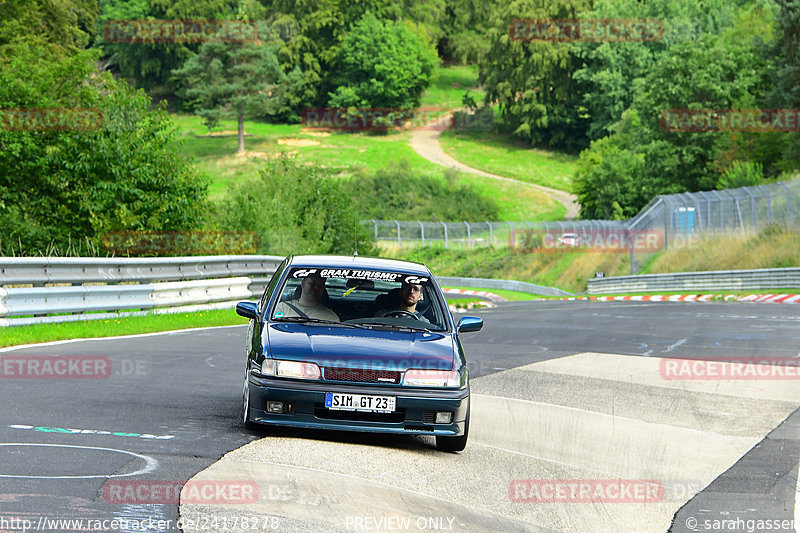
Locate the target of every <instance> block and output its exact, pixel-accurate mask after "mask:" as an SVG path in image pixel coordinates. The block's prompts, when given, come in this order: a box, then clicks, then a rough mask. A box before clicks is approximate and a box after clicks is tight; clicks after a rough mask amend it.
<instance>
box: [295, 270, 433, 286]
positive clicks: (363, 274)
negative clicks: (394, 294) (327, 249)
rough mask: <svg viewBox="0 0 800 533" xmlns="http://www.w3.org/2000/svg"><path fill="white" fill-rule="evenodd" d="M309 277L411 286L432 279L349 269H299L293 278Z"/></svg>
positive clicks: (405, 274) (397, 273)
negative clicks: (397, 283)
mask: <svg viewBox="0 0 800 533" xmlns="http://www.w3.org/2000/svg"><path fill="white" fill-rule="evenodd" d="M308 276H319V277H322V278H346V279H369V280H373V281H390V282H401V283H410V284H423V283H428V282H429V281H430V278H429V277H427V276H419V275H417V274H407V273H402V272H385V271H381V270H355V269H349V268H298V269H295V270H294V271H293V272H292V274H291V277H293V278H305V277H308Z"/></svg>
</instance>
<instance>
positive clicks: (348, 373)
mask: <svg viewBox="0 0 800 533" xmlns="http://www.w3.org/2000/svg"><path fill="white" fill-rule="evenodd" d="M323 376H324V378H325V379H326V380H327V381H355V382H358V383H394V384H398V383H400V379H401V375H400V372H398V371H396V370H370V369H362V368H332V367H326V368H324V374H323Z"/></svg>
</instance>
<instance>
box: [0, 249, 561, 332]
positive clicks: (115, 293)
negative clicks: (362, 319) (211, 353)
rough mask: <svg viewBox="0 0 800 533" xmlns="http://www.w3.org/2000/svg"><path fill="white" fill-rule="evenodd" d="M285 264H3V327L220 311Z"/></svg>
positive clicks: (222, 260)
mask: <svg viewBox="0 0 800 533" xmlns="http://www.w3.org/2000/svg"><path fill="white" fill-rule="evenodd" d="M282 260H283V257H279V256H202V257H200V256H197V257H168V258H132V259H126V258H80V257H65V258H55V257H22V258H18V257H10V258H2V259H0V326H8V325H24V324H35V323H54V322H67V321H73V320H86V319H101V318H109V316H119V315H110V314H109V313H104V312H106V311H113V312H120V311H131V312H130V313H128V314H131V315H133V314H141V313H143V312H145V311H148V310H161V311H168V310H169V309H185V308H186V306H192V305H195V306H197V305H201V306H208V307H209V308H210V307H217V308H218V307H220V305H227V304H228V303H231V302H235V301H237V300H242V299H248V298H253V297H258V296H260V295H261V294H262V293H263V292H264V289H265V287H266V285H267V283H268V282H269V276H270V275H271V274H272V273H273V272H274V271H275V269H276V268H277V267H278V265H279V264H280V262H281V261H282ZM438 279H439V282H440V283H442V284H444V285H454V286H460V287H474V288H481V289H505V290H512V291H520V292H527V293H532V294H542V295H548V296H569V295H570V293H568V292H565V291H562V290H559V289H554V288H551V287H542V286H540V285H534V284H532V283H524V282H520V281H512V280H497V279H476V278H458V277H441V278H438ZM190 280H191V281H190ZM31 315H33V316H31ZM15 317H24V318H15Z"/></svg>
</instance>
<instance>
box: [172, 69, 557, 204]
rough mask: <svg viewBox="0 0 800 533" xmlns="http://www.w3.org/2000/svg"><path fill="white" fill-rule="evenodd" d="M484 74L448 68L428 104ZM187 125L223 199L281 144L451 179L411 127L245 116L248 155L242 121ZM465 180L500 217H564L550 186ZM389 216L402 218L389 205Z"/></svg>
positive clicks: (446, 101) (347, 162)
mask: <svg viewBox="0 0 800 533" xmlns="http://www.w3.org/2000/svg"><path fill="white" fill-rule="evenodd" d="M476 82H477V70H476V69H475V68H474V67H468V66H456V67H448V68H441V69H439V71H438V72H437V75H436V77H435V78H434V82H433V84H432V86H431V89H430V90H429V91H428V92H426V93H425V95H424V97H423V101H422V107H442V108H452V107H460V105H461V96H462V95H463V93H464V87H472V86H474V84H475V83H476ZM172 119H173V120H174V122H175V124H176V125H177V126H178V128H179V130H180V136H179V138H180V141H181V142H182V146H181V148H180V150H181V152H182V153H183V154H184V155H185V156H187V157H192V158H194V161H195V163H196V165H197V167H198V169H199V170H200V172H201V173H202V174H204V175H205V176H207V177H208V178H209V180H210V187H209V197H210V199H211V200H212V201H219V200H221V199H223V198H224V197H225V196H226V194H227V193H228V190H229V187H230V186H231V185H232V184H234V183H236V182H239V181H241V180H244V179H247V178H250V177H253V176H257V175H258V174H259V172H260V171H261V168H262V167H263V163H264V160H265V159H266V158H270V157H276V156H277V155H278V154H279V153H281V152H289V153H292V154H295V155H296V157H298V158H299V159H300V160H302V161H306V162H309V163H314V164H318V165H321V166H325V167H328V168H333V169H336V170H338V171H340V172H341V174H342V175H343V176H354V175H355V176H357V175H359V173H361V172H370V173H371V172H375V171H377V170H379V169H382V168H384V167H385V166H386V165H387V163H389V162H392V161H399V160H401V159H405V160H406V161H407V162H408V166H409V170H410V171H411V172H413V173H414V174H416V175H427V176H431V177H434V178H437V179H440V180H442V181H444V179H445V178H444V176H445V169H444V168H442V167H440V166H438V165H435V164H433V163H431V162H429V161H427V160H426V159H424V158H423V157H421V156H420V155H418V154H417V153H416V152H415V151H414V150H413V149H412V148H411V145H410V142H409V141H410V137H411V132H410V131H402V132H392V133H388V134H379V133H371V132H364V133H348V132H342V131H330V132H325V131H312V130H308V129H304V128H303V127H302V125H300V124H288V125H287V124H266V123H260V122H255V121H250V120H248V121H245V133H246V134H247V135H248V136H247V137H245V150H246V152H247V153H246V155H244V156H237V155H236V147H237V139H236V135H235V133H236V129H237V125H236V122H235V121H233V120H225V121H222V122H221V123H220V125H219V127H218V128H216V130H215V131H216V132H226V133H228V135H226V136H214V137H207V136H206V135H207V134H208V129H207V128H206V126H205V125H203V121H202V119H201V118H200V117H198V116H194V115H177V114H173V115H172ZM458 182H459V183H468V184H470V185H471V186H473V187H474V188H475V189H476V190H477V191H478V192H479V194H481V195H482V196H484V197H486V198H487V199H491V200H492V201H494V202H495V203H496V204H497V206H498V208H499V213H498V219H500V220H560V219H562V218H563V217H564V207H563V206H562V205H561V204H559V203H558V202H556V201H554V200H552V199H551V198H549V197H548V196H546V195H545V194H543V193H541V192H539V191H536V190H534V189H532V188H529V187H523V186H520V185H516V184H513V183H503V182H499V181H497V180H493V179H491V178H483V177H479V176H473V175H468V174H459V175H458ZM386 218H394V217H393V216H392V215H391V213H387V217H386Z"/></svg>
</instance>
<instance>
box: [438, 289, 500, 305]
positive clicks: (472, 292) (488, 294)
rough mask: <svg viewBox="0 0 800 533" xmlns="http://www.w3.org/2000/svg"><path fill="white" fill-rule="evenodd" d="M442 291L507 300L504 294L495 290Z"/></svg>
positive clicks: (497, 300) (498, 300)
mask: <svg viewBox="0 0 800 533" xmlns="http://www.w3.org/2000/svg"><path fill="white" fill-rule="evenodd" d="M442 292H445V293H447V294H470V295H473V296H482V297H484V298H488V299H490V300H491V301H493V302H505V301H506V299H505V298H503V297H502V296H498V295H497V294H495V293H493V292H488V291H481V290H474V289H442Z"/></svg>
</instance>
